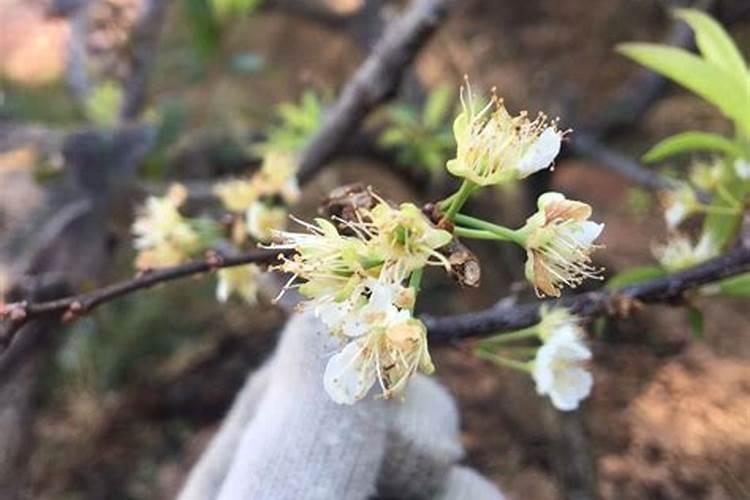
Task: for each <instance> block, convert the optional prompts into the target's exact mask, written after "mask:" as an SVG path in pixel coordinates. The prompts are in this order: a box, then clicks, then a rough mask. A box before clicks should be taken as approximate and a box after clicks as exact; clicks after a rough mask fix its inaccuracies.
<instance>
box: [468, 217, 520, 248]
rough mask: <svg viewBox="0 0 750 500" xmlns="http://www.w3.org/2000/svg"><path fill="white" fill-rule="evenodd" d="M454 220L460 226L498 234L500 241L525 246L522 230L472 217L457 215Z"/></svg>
mask: <svg viewBox="0 0 750 500" xmlns="http://www.w3.org/2000/svg"><path fill="white" fill-rule="evenodd" d="M454 220H455V221H456V222H457V223H458V224H462V225H464V226H468V227H471V228H474V229H482V230H485V231H489V232H491V233H493V234H496V235H497V236H499V237H500V238H498V239H503V240H505V241H512V242H514V243H518V244H519V245H521V246H523V244H524V235H523V234H522V232H521V230H520V229H510V228H508V227H505V226H500V225H498V224H493V223H491V222H487V221H485V220H482V219H477V218H476V217H470V216H468V215H464V214H456V216H455V218H454Z"/></svg>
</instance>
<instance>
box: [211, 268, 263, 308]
mask: <svg viewBox="0 0 750 500" xmlns="http://www.w3.org/2000/svg"><path fill="white" fill-rule="evenodd" d="M217 274H218V278H219V283H218V285H217V286H216V299H217V300H218V301H219V302H226V301H227V300H229V297H231V296H232V295H235V294H236V295H238V296H239V297H241V298H242V299H244V300H245V302H247V303H248V304H250V305H253V304H255V303H256V302H258V279H259V277H260V276H261V274H262V272H261V270H260V268H259V267H258V266H256V265H255V264H248V265H245V266H238V267H227V268H224V269H219V272H218V273H217Z"/></svg>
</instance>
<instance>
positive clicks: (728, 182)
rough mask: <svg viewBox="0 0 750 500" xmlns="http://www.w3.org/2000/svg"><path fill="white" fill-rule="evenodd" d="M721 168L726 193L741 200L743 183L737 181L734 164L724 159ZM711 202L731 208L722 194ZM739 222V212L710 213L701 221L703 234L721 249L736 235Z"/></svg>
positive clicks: (740, 220)
mask: <svg viewBox="0 0 750 500" xmlns="http://www.w3.org/2000/svg"><path fill="white" fill-rule="evenodd" d="M721 169H722V170H721V184H722V186H723V188H724V190H725V191H726V194H727V195H729V196H730V197H732V198H734V199H735V200H741V199H742V198H743V196H744V192H745V189H744V186H743V183H742V182H738V179H737V174H736V172H735V170H734V165H733V164H732V162H729V161H725V162H723V163H722V165H721ZM712 204H713V205H714V206H718V207H722V208H732V203H731V202H730V201H729V200H727V199H726V198H725V197H723V196H715V197H714V198H713V200H712ZM741 223H742V215H741V214H736V215H735V214H721V213H710V214H708V215H707V216H706V218H705V219H704V221H703V234H706V235H707V237H709V238H711V240H712V241H713V242H714V244H715V245H716V247H717V248H722V249H723V248H726V247H727V246H728V245H729V244H730V243H731V242H732V241H734V239H735V238H736V237H737V233H738V232H739V230H740V225H741Z"/></svg>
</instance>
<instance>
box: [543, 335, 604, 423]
mask: <svg viewBox="0 0 750 500" xmlns="http://www.w3.org/2000/svg"><path fill="white" fill-rule="evenodd" d="M590 359H591V351H590V350H589V349H588V347H586V345H585V344H584V342H583V340H582V332H581V330H580V328H579V327H578V326H577V325H575V324H574V323H570V322H565V323H563V324H562V325H561V326H559V327H558V328H557V329H556V330H555V331H554V332H553V333H552V334H551V335H550V336H549V337H548V338H547V339H546V340H545V342H544V344H543V345H542V347H540V348H539V350H538V351H537V354H536V358H535V359H534V362H533V370H532V376H533V378H534V381H535V382H536V390H537V393H539V394H540V395H546V396H549V398H550V399H551V400H552V404H554V405H555V407H556V408H557V409H559V410H563V411H570V410H575V409H576V408H578V405H579V404H580V402H581V401H582V400H583V399H585V398H586V397H587V396H588V395H589V393H590V392H591V387H592V386H593V383H594V379H593V377H592V376H591V373H589V372H588V371H587V370H586V363H587V362H588V361H589V360H590Z"/></svg>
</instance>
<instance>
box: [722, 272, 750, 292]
mask: <svg viewBox="0 0 750 500" xmlns="http://www.w3.org/2000/svg"><path fill="white" fill-rule="evenodd" d="M716 285H717V286H718V289H719V293H720V294H721V295H726V296H727V297H750V273H745V274H740V275H737V276H732V277H731V278H727V279H724V280H721V281H719V282H718V283H717V284H716Z"/></svg>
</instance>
